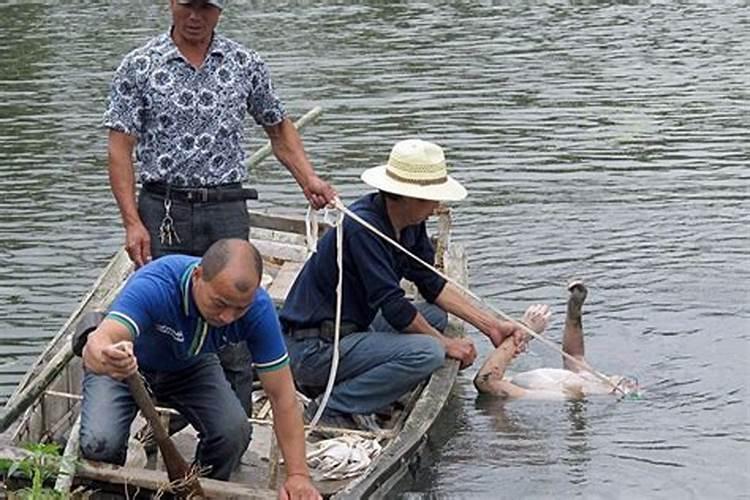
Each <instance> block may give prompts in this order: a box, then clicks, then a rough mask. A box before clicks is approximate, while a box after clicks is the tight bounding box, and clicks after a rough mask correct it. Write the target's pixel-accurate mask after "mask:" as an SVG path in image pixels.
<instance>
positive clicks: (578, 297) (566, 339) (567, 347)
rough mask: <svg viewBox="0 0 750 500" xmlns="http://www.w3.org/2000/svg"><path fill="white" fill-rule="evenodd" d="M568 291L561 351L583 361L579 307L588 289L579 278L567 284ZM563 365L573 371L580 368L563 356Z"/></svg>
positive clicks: (581, 324)
mask: <svg viewBox="0 0 750 500" xmlns="http://www.w3.org/2000/svg"><path fill="white" fill-rule="evenodd" d="M568 291H569V292H570V296H569V297H568V311H567V314H566V316H565V330H564V331H563V351H564V352H565V353H567V354H570V355H571V356H573V357H574V358H576V359H577V360H579V361H581V362H585V360H584V357H583V356H584V348H583V323H582V320H581V308H582V307H583V303H584V301H585V300H586V295H587V293H588V291H587V290H586V286H585V285H584V284H583V281H580V280H576V281H571V282H570V284H569V285H568ZM563 367H564V368H565V369H566V370H570V371H573V372H578V371H580V370H581V367H580V366H578V365H577V364H576V363H574V362H572V361H570V360H568V359H566V358H563Z"/></svg>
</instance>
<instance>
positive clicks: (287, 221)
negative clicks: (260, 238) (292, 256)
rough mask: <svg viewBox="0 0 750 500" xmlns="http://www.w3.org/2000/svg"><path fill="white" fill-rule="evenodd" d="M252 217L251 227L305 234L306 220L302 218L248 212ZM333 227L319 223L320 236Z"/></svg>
mask: <svg viewBox="0 0 750 500" xmlns="http://www.w3.org/2000/svg"><path fill="white" fill-rule="evenodd" d="M248 213H249V215H250V227H262V228H264V229H272V230H274V231H283V232H286V233H298V234H305V233H306V229H305V219H303V218H300V217H286V216H283V215H269V214H264V213H262V212H253V211H249V212H248ZM330 227H331V226H329V225H328V224H326V223H325V222H318V228H319V229H318V231H319V234H320V236H323V234H324V233H325V232H326V231H327V230H328V229H330Z"/></svg>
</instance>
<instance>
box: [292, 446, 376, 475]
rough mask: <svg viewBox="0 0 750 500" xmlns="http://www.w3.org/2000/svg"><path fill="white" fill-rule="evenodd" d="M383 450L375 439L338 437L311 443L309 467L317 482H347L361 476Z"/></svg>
mask: <svg viewBox="0 0 750 500" xmlns="http://www.w3.org/2000/svg"><path fill="white" fill-rule="evenodd" d="M381 450H382V447H381V446H380V444H379V443H378V441H377V440H375V439H368V438H365V437H362V436H354V435H348V436H339V437H336V438H333V439H324V440H322V441H318V442H316V443H312V444H308V447H307V465H308V466H309V467H310V471H311V473H312V476H313V479H314V480H316V481H322V480H335V479H346V478H349V477H354V476H358V475H359V474H362V473H363V472H364V471H365V470H366V469H367V467H369V466H370V463H372V461H373V459H375V457H377V456H378V455H379V454H380V451H381Z"/></svg>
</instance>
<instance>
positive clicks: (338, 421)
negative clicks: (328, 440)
mask: <svg viewBox="0 0 750 500" xmlns="http://www.w3.org/2000/svg"><path fill="white" fill-rule="evenodd" d="M320 400H321V397H317V398H315V399H311V400H310V402H309V403H307V406H306V407H305V411H304V412H302V418H303V420H304V421H305V424H309V423H310V422H312V419H313V417H315V413H317V411H318V407H319V406H320ZM318 425H319V426H321V427H339V428H341V429H356V427H357V426H356V425H355V424H354V421H353V420H352V419H351V418H349V416H348V415H346V414H345V413H339V412H337V411H335V410H330V409H326V410H324V411H323V414H322V415H321V416H320V420H318Z"/></svg>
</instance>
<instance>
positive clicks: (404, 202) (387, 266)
mask: <svg viewBox="0 0 750 500" xmlns="http://www.w3.org/2000/svg"><path fill="white" fill-rule="evenodd" d="M362 180H363V181H364V182H365V183H367V184H368V185H370V186H372V187H374V188H376V189H377V190H378V192H375V193H371V194H368V195H366V196H364V197H362V198H360V199H359V200H357V201H356V202H354V203H353V204H352V205H351V206H350V207H349V209H350V210H351V211H352V212H354V213H355V214H356V215H358V216H359V217H361V218H362V219H364V220H365V221H366V222H368V223H370V224H371V225H373V226H374V227H375V228H377V229H378V230H379V231H381V232H382V233H384V234H385V235H387V236H388V237H389V238H391V239H393V240H395V241H397V242H399V243H400V244H401V245H402V246H403V247H405V248H406V249H407V250H409V251H410V252H412V253H413V254H415V255H416V256H418V257H419V258H421V259H422V260H423V261H425V262H428V263H432V262H433V261H434V256H435V252H434V250H433V248H432V245H431V242H430V240H429V237H428V235H427V230H426V226H425V221H426V220H427V218H428V217H429V216H430V215H431V214H432V213H433V211H434V210H435V209H436V208H437V206H438V204H439V203H440V202H450V201H459V200H462V199H463V198H465V197H466V190H465V189H464V188H463V186H461V184H459V183H458V182H457V181H456V180H455V179H453V178H451V177H450V176H449V175H448V173H447V167H446V162H445V157H444V154H443V150H442V149H441V148H440V147H439V146H438V145H436V144H433V143H431V142H426V141H423V140H418V139H413V140H405V141H401V142H398V143H397V144H396V145H395V146H394V147H393V149H392V151H391V154H390V157H389V159H388V163H387V164H386V165H382V166H378V167H374V168H371V169H368V170H367V171H365V172H364V173H363V174H362ZM343 224H344V242H343V269H344V276H343V293H342V295H343V302H342V323H341V330H340V336H341V340H340V363H339V367H338V370H337V377H336V385H335V387H334V389H333V391H332V393H331V395H330V398H329V400H328V401H327V404H326V410H325V412H324V414H323V417H324V419H325V422H326V423H327V424H329V425H343V426H346V425H351V424H355V423H356V424H358V425H360V426H363V425H365V424H367V423H368V422H372V419H371V418H369V416H370V415H371V414H373V413H374V412H375V411H376V410H379V409H382V408H386V407H387V406H388V405H390V404H392V403H393V402H395V401H396V400H397V399H398V398H399V397H400V396H402V395H403V394H404V393H406V392H407V391H409V390H410V389H411V388H413V387H414V386H415V385H416V384H418V383H419V382H420V381H422V380H424V379H425V378H427V377H429V376H430V374H431V373H432V372H433V371H435V370H437V369H438V368H439V367H440V366H442V364H443V361H444V359H445V357H446V356H448V357H451V358H454V359H457V360H459V361H460V363H461V367H462V368H465V367H467V366H469V365H470V364H471V363H472V362H473V361H474V359H475V358H476V350H475V348H474V345H473V344H472V342H471V340H469V339H467V338H458V339H457V338H449V337H447V336H445V335H443V333H442V332H443V330H444V329H445V327H446V325H447V314H446V313H447V312H449V313H453V314H455V315H456V316H458V317H460V318H462V319H464V320H466V321H468V322H469V323H471V324H472V325H474V326H475V327H476V328H478V329H479V330H480V331H482V332H483V333H484V334H485V335H487V336H488V337H489V338H490V340H491V341H492V344H493V345H494V346H498V345H500V344H501V343H502V341H503V340H505V339H506V338H508V337H509V336H513V337H514V338H515V339H517V340H518V342H519V346H520V345H521V344H520V342H521V340H522V339H523V335H522V332H521V331H520V330H517V329H516V327H515V326H514V325H513V324H512V323H511V322H506V321H502V320H499V319H497V318H496V317H494V316H493V315H491V314H489V313H487V312H485V311H483V310H481V309H480V308H478V307H476V306H475V305H474V304H473V303H471V302H470V301H469V300H468V299H467V298H466V297H465V296H464V294H463V293H461V292H460V291H459V290H458V288H457V287H455V286H454V285H452V284H450V283H448V282H446V280H445V279H443V278H442V277H440V276H439V275H437V274H435V273H434V272H433V271H430V270H429V269H427V268H425V267H424V266H422V265H421V264H419V263H417V262H415V261H414V260H413V259H411V258H409V257H408V256H406V255H404V254H403V253H402V252H400V251H399V250H397V249H396V248H394V247H393V246H391V245H389V244H388V243H387V242H386V241H384V240H383V239H382V238H381V237H380V236H378V235H376V234H374V233H373V232H371V231H369V230H368V229H366V228H365V227H363V226H362V225H360V224H358V223H357V222H356V221H354V220H352V219H351V218H350V217H346V218H345V219H344V223H343ZM334 233H335V232H334V231H329V232H328V233H327V234H326V235H325V236H324V237H323V238H322V239H321V240H320V242H319V244H318V249H317V252H316V253H315V254H313V255H312V256H311V257H310V259H309V260H308V261H307V263H306V264H305V266H304V268H303V269H302V271H301V272H300V275H299V276H298V278H297V280H296V281H295V283H294V285H293V286H292V289H291V291H290V292H289V294H288V297H287V301H286V303H285V305H284V308H283V309H282V311H281V313H280V318H281V321H282V324H283V327H284V329H285V335H286V340H287V347H288V349H289V355H290V358H291V363H292V370H293V372H294V376H295V380H296V382H297V384H298V385H299V386H300V387H301V388H303V389H304V390H305V391H306V392H308V393H310V394H311V395H315V394H316V393H318V394H319V393H321V392H322V389H323V388H324V387H325V385H326V381H327V378H328V374H329V370H330V366H331V357H332V348H333V344H332V337H333V332H334V327H335V325H334V318H335V311H336V285H337V280H338V267H337V264H336V253H337V250H336V238H335V236H336V235H335V234H334ZM402 278H406V279H408V280H410V281H412V282H414V283H415V284H416V286H417V287H418V289H419V291H420V293H421V295H422V296H423V297H424V298H425V299H426V301H427V302H425V303H412V302H411V301H409V300H408V299H406V298H405V295H404V291H403V290H402V288H401V286H400V281H401V279H402ZM319 403H320V398H319V397H318V399H317V400H314V401H313V403H312V404H311V405H309V406H308V408H307V410H306V416H307V417H308V418H309V417H310V416H311V415H312V414H313V412H314V411H315V410H317V406H318V404H319Z"/></svg>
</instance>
